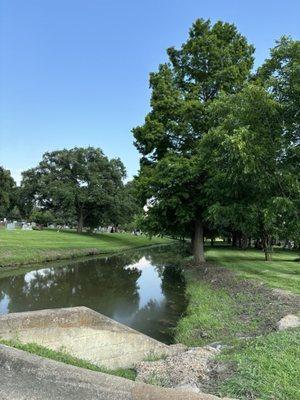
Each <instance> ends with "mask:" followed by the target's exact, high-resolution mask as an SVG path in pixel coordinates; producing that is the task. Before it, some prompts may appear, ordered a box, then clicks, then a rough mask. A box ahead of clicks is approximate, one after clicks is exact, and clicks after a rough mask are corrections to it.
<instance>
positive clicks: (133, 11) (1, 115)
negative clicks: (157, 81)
mask: <svg viewBox="0 0 300 400" xmlns="http://www.w3.org/2000/svg"><path fill="white" fill-rule="evenodd" d="M299 16H300V1H299V0H285V1H282V0H281V1H278V0H272V1H271V0H252V1H251V0H248V1H242V0H239V1H238V0H211V1H202V0H181V1H179V0H169V1H167V0H126V1H121V0H110V1H107V0H42V1H41V0H26V1H24V0H0V165H2V166H4V167H5V168H6V169H9V170H11V173H12V175H13V177H14V178H15V179H16V180H17V181H18V182H19V180H20V176H21V171H23V170H26V169H28V168H31V167H34V166H36V165H37V163H38V162H39V161H40V160H41V158H42V154H43V153H44V152H46V151H53V150H58V149H62V148H72V147H75V146H95V147H100V148H101V149H102V150H103V151H104V153H105V154H106V155H107V156H108V157H110V158H111V157H120V158H121V160H122V161H123V163H124V164H125V166H126V169H127V173H128V179H130V178H132V176H133V175H134V174H136V173H137V170H138V164H139V163H138V160H139V154H138V152H137V150H136V149H135V147H134V145H133V136H132V133H131V129H132V128H133V127H135V126H137V125H139V124H142V123H143V120H144V117H145V115H146V114H147V112H148V111H149V99H150V91H149V82H148V78H149V73H150V72H151V71H156V70H157V67H158V65H159V64H160V63H163V62H165V61H167V57H166V49H167V48H168V47H170V46H175V47H179V46H180V45H181V44H182V43H183V42H184V41H185V40H186V38H187V35H188V31H189V28H190V26H191V24H192V23H193V21H194V20H196V19H197V18H204V19H207V18H210V19H211V20H212V22H215V21H217V20H223V21H227V22H231V23H234V24H235V25H236V26H237V28H238V30H239V31H240V32H241V33H242V34H243V35H245V36H246V37H247V38H248V41H249V42H250V43H252V44H253V45H254V46H255V48H256V52H255V57H256V61H255V65H256V66H259V65H260V64H261V63H262V62H263V61H264V59H265V58H266V57H268V54H269V49H270V48H271V47H273V46H274V44H275V40H276V39H278V38H279V37H280V36H282V35H291V36H292V37H293V38H294V39H300V19H299Z"/></svg>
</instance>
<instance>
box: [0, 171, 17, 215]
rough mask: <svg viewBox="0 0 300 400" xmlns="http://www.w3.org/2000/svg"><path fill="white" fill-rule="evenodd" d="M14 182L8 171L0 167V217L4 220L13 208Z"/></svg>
mask: <svg viewBox="0 0 300 400" xmlns="http://www.w3.org/2000/svg"><path fill="white" fill-rule="evenodd" d="M15 187H16V184H15V181H14V180H13V178H12V176H11V174H10V171H9V170H7V169H4V168H3V167H1V166H0V217H2V218H5V217H7V216H8V213H9V212H10V211H11V210H12V208H13V207H14V194H15V192H14V191H15Z"/></svg>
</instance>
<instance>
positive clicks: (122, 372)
mask: <svg viewBox="0 0 300 400" xmlns="http://www.w3.org/2000/svg"><path fill="white" fill-rule="evenodd" d="M0 343H1V344H4V345H6V346H10V347H14V348H15V349H19V350H23V351H27V352H28V353H31V354H35V355H37V356H40V357H45V358H50V359H51V360H55V361H60V362H63V363H65V364H70V365H74V366H75V367H80V368H85V369H90V370H91V371H97V372H104V373H106V374H109V375H116V376H121V377H122V378H127V379H131V380H133V381H134V380H135V378H136V372H135V371H134V370H133V369H129V368H127V369H126V368H118V369H113V370H112V369H108V368H105V367H98V366H97V365H95V364H92V363H90V362H88V361H85V360H82V359H80V358H77V357H73V356H71V355H70V354H67V353H65V352H60V351H54V350H50V349H48V348H47V347H44V346H40V345H38V344H36V343H27V344H23V343H20V342H16V341H12V340H5V339H0Z"/></svg>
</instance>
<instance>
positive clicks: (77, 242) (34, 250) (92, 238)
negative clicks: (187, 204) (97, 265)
mask: <svg viewBox="0 0 300 400" xmlns="http://www.w3.org/2000/svg"><path fill="white" fill-rule="evenodd" d="M167 243H171V240H169V239H166V238H158V237H154V238H152V239H149V238H148V237H146V236H134V235H131V234H128V233H102V234H94V235H90V234H77V233H75V232H56V231H50V230H44V231H22V230H13V231H8V230H4V229H2V230H0V266H1V267H5V266H17V265H22V264H30V263H36V262H43V261H52V260H60V259H66V258H73V257H79V256H85V255H95V254H103V253H112V252H118V251H121V250H126V249H131V248H137V247H143V246H149V245H154V244H167Z"/></svg>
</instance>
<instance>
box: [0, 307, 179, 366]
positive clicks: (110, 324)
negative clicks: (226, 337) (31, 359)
mask: <svg viewBox="0 0 300 400" xmlns="http://www.w3.org/2000/svg"><path fill="white" fill-rule="evenodd" d="M0 337H1V338H3V339H10V340H18V341H20V342H22V343H37V344H39V345H42V346H45V347H47V348H50V349H52V350H56V351H61V350H63V351H66V352H67V353H69V354H71V355H73V356H75V357H78V358H82V359H84V360H87V361H90V362H92V363H94V364H96V365H98V366H105V367H108V368H119V367H122V368H127V367H132V366H133V365H135V364H136V363H137V362H139V361H141V360H143V359H145V357H147V356H148V355H150V354H151V355H157V356H160V355H164V354H170V353H171V352H172V351H173V350H172V347H170V346H167V345H165V344H163V343H161V342H158V341H157V340H154V339H152V338H150V337H149V336H146V335H143V334H142V333H140V332H138V331H136V330H134V329H131V328H129V327H127V326H125V325H123V324H120V323H118V322H116V321H114V320H112V319H110V318H108V317H106V316H104V315H102V314H99V313H97V312H96V311H93V310H91V309H89V308H87V307H72V308H57V309H51V310H41V311H31V312H23V313H15V314H7V315H4V316H1V317H0Z"/></svg>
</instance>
